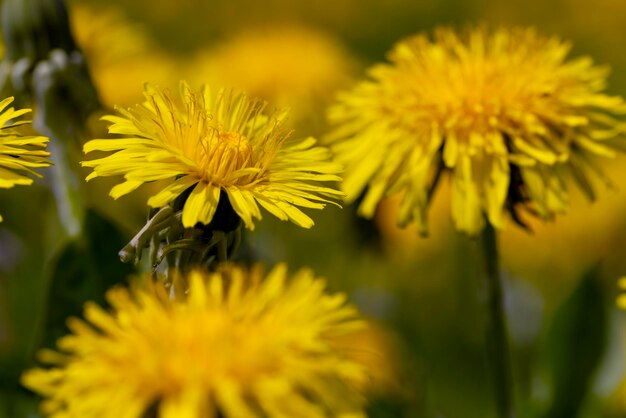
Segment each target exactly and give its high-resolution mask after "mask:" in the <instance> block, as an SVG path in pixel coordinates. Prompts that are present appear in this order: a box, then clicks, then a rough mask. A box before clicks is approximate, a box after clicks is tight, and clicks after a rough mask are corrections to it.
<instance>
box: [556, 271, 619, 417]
mask: <svg viewBox="0 0 626 418" xmlns="http://www.w3.org/2000/svg"><path fill="white" fill-rule="evenodd" d="M606 333H607V313H606V307H605V295H604V291H603V289H602V286H601V283H600V280H599V274H598V270H597V269H593V270H591V271H590V272H589V273H587V275H585V277H583V279H582V280H581V281H580V283H579V284H578V286H577V287H576V288H575V289H574V291H573V292H572V294H571V295H570V296H569V297H568V298H567V299H566V300H565V301H564V302H563V304H562V305H561V306H560V307H559V308H558V310H557V312H556V313H555V315H554V319H553V322H552V324H551V326H550V330H549V334H548V337H547V343H548V346H547V360H548V367H549V370H550V373H551V377H552V385H553V386H552V388H553V397H552V403H551V405H550V408H549V410H548V412H547V414H546V417H548V418H574V417H576V416H577V415H578V412H579V410H580V408H581V406H582V404H583V402H584V400H585V395H586V394H587V392H588V390H589V387H590V383H591V379H592V378H593V374H594V372H595V370H596V368H597V366H598V363H599V362H600V360H601V358H602V354H603V353H604V349H605V343H606Z"/></svg>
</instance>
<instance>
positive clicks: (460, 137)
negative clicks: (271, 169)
mask: <svg viewBox="0 0 626 418" xmlns="http://www.w3.org/2000/svg"><path fill="white" fill-rule="evenodd" d="M569 50H570V45H569V44H568V43H565V42H563V41H561V40H559V39H556V38H545V37H542V36H539V35H538V34H536V33H535V31H534V30H532V29H522V28H517V29H512V30H505V29H500V30H496V31H494V32H488V31H486V30H485V29H481V28H478V29H471V30H468V31H466V32H464V33H463V34H461V35H458V34H456V33H455V32H454V31H452V30H450V29H439V30H437V31H436V32H435V36H434V39H433V40H431V39H429V38H428V37H427V36H425V35H418V36H415V37H412V38H409V39H406V40H404V41H402V42H400V43H398V44H397V45H396V46H395V47H394V48H393V50H392V51H391V54H390V55H389V59H390V61H391V63H390V64H381V65H377V66H375V67H373V68H372V69H371V70H370V73H369V74H370V76H371V80H369V81H366V82H363V83H361V84H360V85H358V86H357V87H356V88H355V89H354V90H353V91H351V92H347V93H345V94H343V95H342V96H341V97H340V99H339V103H338V104H337V105H335V106H334V107H333V108H332V109H331V111H330V118H331V120H332V121H333V122H334V123H335V124H337V127H336V130H335V131H334V132H333V133H332V134H331V135H330V136H329V141H332V144H333V147H334V151H335V152H336V154H337V159H338V160H339V161H340V162H342V163H344V164H345V165H346V173H345V175H344V177H345V181H344V183H343V186H344V190H345V192H346V193H347V194H348V197H349V199H355V198H356V197H357V196H358V195H359V193H360V192H361V191H362V190H363V189H364V188H365V187H366V186H368V185H369V187H368V190H367V193H366V195H365V197H364V200H363V202H362V203H361V205H360V208H359V211H360V213H361V214H362V215H364V216H372V215H373V213H374V211H375V209H376V206H377V204H378V202H379V201H380V200H381V199H382V198H383V197H384V196H385V195H389V194H394V193H396V192H403V201H402V203H401V205H400V209H399V215H398V222H399V224H400V225H402V226H405V225H406V224H408V223H410V222H412V221H416V222H417V223H418V226H419V227H420V229H421V230H422V232H425V230H426V219H425V218H426V208H427V206H428V203H429V200H430V197H431V195H432V191H433V189H434V188H435V186H436V183H437V180H438V179H439V177H440V176H439V175H440V174H441V173H448V174H449V175H450V177H451V183H452V199H451V201H452V216H453V218H454V221H455V224H456V226H457V229H459V230H461V231H465V232H468V233H470V234H474V233H477V232H479V231H480V230H481V229H482V228H483V227H484V223H485V220H484V218H485V215H486V217H487V220H488V222H490V223H491V224H492V225H493V226H495V227H498V228H500V227H502V226H503V220H504V216H503V215H504V213H505V212H506V211H507V210H508V211H509V212H510V213H511V214H512V215H513V217H514V219H516V220H517V219H518V213H517V211H518V210H519V209H520V208H521V207H523V208H526V209H528V210H529V211H531V212H532V213H536V214H537V215H539V216H540V217H543V218H548V217H552V216H553V215H554V214H556V213H559V212H563V211H565V210H566V209H567V207H568V193H567V190H566V186H565V178H566V176H567V175H570V174H571V175H573V177H574V178H575V180H576V181H577V182H578V184H579V185H580V186H581V187H582V189H583V191H585V192H586V193H587V195H588V196H589V197H591V198H592V197H593V188H592V186H591V184H590V181H589V179H588V178H587V176H588V175H587V173H588V171H590V170H591V171H598V170H597V166H596V161H595V157H596V156H603V157H604V156H606V157H612V156H613V155H614V154H615V151H614V150H615V147H617V146H619V144H618V143H616V141H615V140H616V139H618V137H619V136H620V135H621V134H622V132H623V127H624V126H623V123H622V122H621V121H619V119H617V118H616V117H615V114H618V113H623V112H624V110H625V106H624V102H623V100H622V98H621V97H612V96H608V95H605V94H603V93H602V91H603V90H604V88H605V84H606V76H607V69H606V68H604V67H597V66H594V65H593V62H592V60H591V59H590V58H588V57H583V58H578V59H573V60H568V59H566V58H567V55H568V53H569Z"/></svg>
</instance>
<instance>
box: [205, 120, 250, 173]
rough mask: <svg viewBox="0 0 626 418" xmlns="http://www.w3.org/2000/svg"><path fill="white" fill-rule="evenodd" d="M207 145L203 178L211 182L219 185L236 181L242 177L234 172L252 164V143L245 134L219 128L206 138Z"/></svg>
mask: <svg viewBox="0 0 626 418" xmlns="http://www.w3.org/2000/svg"><path fill="white" fill-rule="evenodd" d="M205 146H206V149H205V152H204V153H203V154H204V155H202V156H201V161H200V167H202V170H203V178H204V179H206V181H208V182H209V183H214V184H219V185H228V184H233V183H236V182H237V180H238V179H240V178H241V177H240V176H233V174H236V173H237V172H238V170H241V169H242V168H246V167H249V166H251V162H252V157H253V150H252V145H251V144H250V141H249V140H248V138H246V137H245V136H244V135H241V134H239V133H234V132H228V131H221V130H217V131H215V133H213V134H211V135H210V136H209V137H208V138H206V140H205ZM246 177H247V176H246Z"/></svg>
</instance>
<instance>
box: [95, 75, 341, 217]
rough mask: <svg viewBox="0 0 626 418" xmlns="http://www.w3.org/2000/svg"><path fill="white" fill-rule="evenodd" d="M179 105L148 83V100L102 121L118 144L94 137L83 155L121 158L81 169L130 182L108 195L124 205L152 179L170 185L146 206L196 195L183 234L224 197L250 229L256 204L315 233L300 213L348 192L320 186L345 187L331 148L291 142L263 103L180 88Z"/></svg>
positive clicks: (223, 93) (257, 213)
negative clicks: (95, 153) (125, 199)
mask: <svg viewBox="0 0 626 418" xmlns="http://www.w3.org/2000/svg"><path fill="white" fill-rule="evenodd" d="M180 95H181V98H182V104H180V103H177V102H176V101H175V100H174V98H173V97H172V96H171V95H170V93H169V92H168V91H167V90H158V89H156V88H154V87H151V86H150V85H147V86H146V90H145V96H146V101H145V102H144V103H143V104H141V105H137V106H135V107H133V108H130V109H128V110H124V109H119V108H118V109H117V110H118V112H119V114H120V116H105V117H104V119H105V120H107V121H109V122H111V123H112V125H111V126H110V128H109V132H111V133H114V134H120V135H122V136H123V138H119V139H96V140H92V141H89V142H88V143H87V144H85V147H84V150H85V152H86V153H88V152H92V151H96V150H98V151H107V152H108V151H115V152H114V153H113V154H112V155H109V156H107V157H104V158H100V159H96V160H91V161H86V162H83V165H85V166H87V167H93V168H94V170H93V173H91V174H90V175H89V176H88V177H87V180H89V179H92V178H94V177H98V176H115V175H123V176H124V178H125V179H126V181H125V182H124V183H121V184H119V185H117V186H115V187H114V188H113V189H111V196H112V197H114V198H118V197H120V196H122V195H125V194H127V193H129V192H131V191H132V190H134V189H136V188H137V187H139V186H140V185H142V184H143V183H146V182H151V181H155V180H163V179H167V180H171V182H170V184H169V185H168V186H167V187H165V188H164V189H162V190H161V191H159V192H158V193H157V194H155V195H154V196H152V197H151V198H150V199H149V200H148V205H149V206H151V207H162V206H164V205H166V204H168V203H169V202H171V201H172V200H174V199H175V198H176V197H177V196H179V195H180V194H181V193H183V192H184V191H185V190H187V189H190V188H191V189H192V191H191V194H190V195H189V197H188V198H187V200H186V202H185V205H184V208H183V214H182V222H183V225H184V226H185V227H193V226H194V225H195V224H196V223H198V222H200V223H203V224H208V223H209V222H210V221H211V219H212V218H213V215H214V213H215V210H216V208H217V204H218V201H219V199H220V196H221V192H225V194H226V195H227V197H228V199H229V201H230V204H231V205H232V207H233V209H234V210H235V212H237V214H238V215H239V216H240V217H241V219H242V220H243V222H244V224H245V225H246V227H247V228H249V229H253V228H254V224H253V218H257V219H261V212H260V210H259V205H260V206H261V207H263V208H265V209H266V210H267V211H269V212H270V213H272V214H273V215H274V216H276V217H278V218H279V219H281V220H290V221H292V222H294V223H295V224H297V225H299V226H302V227H305V228H309V227H311V226H312V225H313V221H312V220H311V218H309V217H308V216H307V215H305V214H304V213H303V212H302V211H300V209H298V208H297V206H300V207H307V208H314V209H321V208H323V207H324V205H325V203H329V202H330V201H329V200H328V199H327V198H337V197H338V196H341V192H339V191H337V190H334V189H331V188H329V187H325V186H321V185H318V184H317V183H318V182H323V181H338V180H340V178H339V177H338V176H337V173H338V172H339V171H340V166H339V165H337V164H335V163H332V162H330V161H329V158H330V155H329V151H328V150H327V149H325V148H321V147H315V146H314V145H315V143H316V141H315V139H313V138H308V139H305V140H303V141H288V136H289V132H288V131H286V130H285V129H283V128H282V115H280V114H275V115H271V116H266V115H265V114H263V113H262V112H263V108H264V104H263V103H262V102H261V101H259V100H254V99H250V98H248V97H247V96H245V95H244V94H241V93H233V92H229V91H224V90H220V91H219V92H218V93H217V94H213V93H212V92H211V90H210V89H209V88H208V87H206V86H205V87H204V89H203V90H202V91H201V92H194V91H192V90H191V89H190V88H189V86H188V85H187V84H186V83H181V92H180Z"/></svg>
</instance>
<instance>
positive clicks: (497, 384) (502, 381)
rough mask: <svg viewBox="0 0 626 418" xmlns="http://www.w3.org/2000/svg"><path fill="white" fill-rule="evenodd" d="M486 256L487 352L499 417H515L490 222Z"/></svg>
mask: <svg viewBox="0 0 626 418" xmlns="http://www.w3.org/2000/svg"><path fill="white" fill-rule="evenodd" d="M481 240H482V245H483V254H484V262H485V264H484V268H485V271H484V273H485V274H484V276H485V279H486V284H487V309H488V319H487V320H488V327H487V338H486V340H487V350H488V360H489V361H490V363H491V367H492V369H493V384H494V389H495V397H496V402H497V411H498V417H500V418H512V417H513V416H514V405H513V373H512V367H511V356H510V347H509V339H508V332H507V322H506V314H505V311H504V292H503V289H502V278H501V276H500V265H499V260H498V241H497V237H496V231H495V229H494V228H493V227H492V226H491V224H489V223H487V225H486V227H485V228H484V229H483V231H482V233H481Z"/></svg>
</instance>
